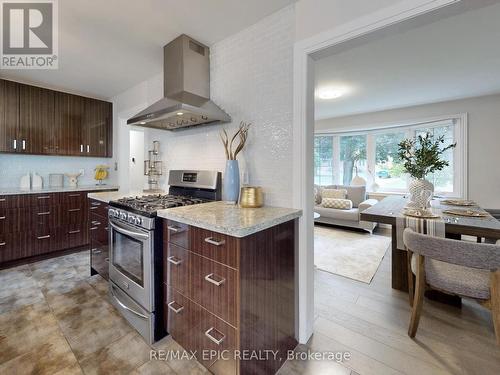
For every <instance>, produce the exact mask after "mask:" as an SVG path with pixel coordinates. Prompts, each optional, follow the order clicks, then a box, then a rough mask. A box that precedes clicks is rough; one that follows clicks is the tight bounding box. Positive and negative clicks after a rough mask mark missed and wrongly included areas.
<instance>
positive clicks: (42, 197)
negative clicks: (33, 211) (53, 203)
mask: <svg viewBox="0 0 500 375" xmlns="http://www.w3.org/2000/svg"><path fill="white" fill-rule="evenodd" d="M36 199H50V195H44V196H41V197H36Z"/></svg>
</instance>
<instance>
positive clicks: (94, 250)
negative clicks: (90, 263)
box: [91, 248, 102, 254]
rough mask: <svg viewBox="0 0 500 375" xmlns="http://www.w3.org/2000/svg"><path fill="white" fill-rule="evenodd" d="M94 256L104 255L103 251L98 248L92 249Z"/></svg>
mask: <svg viewBox="0 0 500 375" xmlns="http://www.w3.org/2000/svg"><path fill="white" fill-rule="evenodd" d="M91 251H92V254H100V253H102V250H99V249H98V248H95V249H92V250H91Z"/></svg>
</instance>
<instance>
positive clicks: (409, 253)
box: [406, 249, 415, 307]
mask: <svg viewBox="0 0 500 375" xmlns="http://www.w3.org/2000/svg"><path fill="white" fill-rule="evenodd" d="M412 256H413V251H411V250H410V249H408V251H407V253H406V264H407V268H408V298H409V299H410V307H412V306H413V298H414V294H415V292H414V288H413V285H414V281H413V271H412V270H411V258H412Z"/></svg>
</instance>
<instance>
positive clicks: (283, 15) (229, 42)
mask: <svg viewBox="0 0 500 375" xmlns="http://www.w3.org/2000/svg"><path fill="white" fill-rule="evenodd" d="M293 43H294V7H293V6H289V7H287V8H284V9H282V10H280V11H279V12H277V13H274V14H272V15H270V16H268V17H267V18H265V19H263V20H261V21H260V22H258V23H257V24H255V25H253V26H251V27H250V28H248V29H245V30H243V31H241V32H239V33H237V34H235V35H233V36H231V37H229V38H227V39H225V40H223V41H221V42H219V43H216V44H215V45H213V46H211V48H210V50H211V57H210V58H211V61H210V66H211V71H210V76H211V82H210V84H211V96H212V100H213V101H215V103H217V104H218V105H220V106H221V107H222V108H223V109H224V110H225V111H226V112H227V113H229V114H230V115H231V117H232V119H233V121H232V123H230V124H225V125H224V127H225V128H226V129H228V131H229V132H234V131H235V129H236V128H237V126H238V125H239V123H240V121H247V122H251V123H252V127H251V129H250V132H249V138H248V142H247V145H246V147H245V150H244V151H243V153H242V154H240V157H239V160H240V169H241V171H242V174H243V173H244V172H245V171H246V173H247V174H248V176H249V183H250V184H252V185H260V186H262V187H263V189H264V192H265V200H266V204H270V205H276V206H291V204H292V189H291V186H292V146H293V138H292V137H293V134H292V110H293V108H292V105H293V97H292V95H293V80H292V75H293ZM221 128H222V126H221V125H207V126H204V127H197V128H196V127H195V128H192V129H188V130H180V131H177V132H167V131H161V130H152V129H147V130H146V131H145V132H146V134H145V140H146V149H147V148H148V147H149V145H150V144H151V142H152V141H153V140H159V141H160V142H161V150H162V158H163V160H164V163H165V166H166V167H165V169H166V171H168V170H169V169H186V168H187V169H216V170H220V171H224V167H225V155H224V149H223V147H222V144H221V142H220V139H219V135H218V133H219V130H220V129H221ZM161 181H162V185H163V186H166V175H165V176H164V177H163V178H162V180H161Z"/></svg>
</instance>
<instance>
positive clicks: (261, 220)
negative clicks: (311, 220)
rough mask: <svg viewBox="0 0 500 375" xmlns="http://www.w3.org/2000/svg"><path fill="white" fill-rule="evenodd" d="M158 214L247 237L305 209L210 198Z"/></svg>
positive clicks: (215, 230) (294, 217) (208, 228)
mask: <svg viewBox="0 0 500 375" xmlns="http://www.w3.org/2000/svg"><path fill="white" fill-rule="evenodd" d="M158 216H159V217H162V218H164V219H171V220H175V221H178V222H181V223H184V224H188V225H193V226H195V227H199V228H203V229H207V230H211V231H214V232H218V233H223V234H227V235H229V236H233V237H245V236H248V235H251V234H254V233H257V232H260V231H262V230H264V229H267V228H271V227H273V226H275V225H278V224H281V223H285V222H287V221H289V220H293V219H296V218H298V217H300V216H302V210H297V209H292V208H282V207H270V206H264V207H261V208H241V207H240V206H238V205H235V204H232V203H228V202H210V203H202V204H195V205H191V206H183V207H175V208H167V209H165V210H160V211H158Z"/></svg>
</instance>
